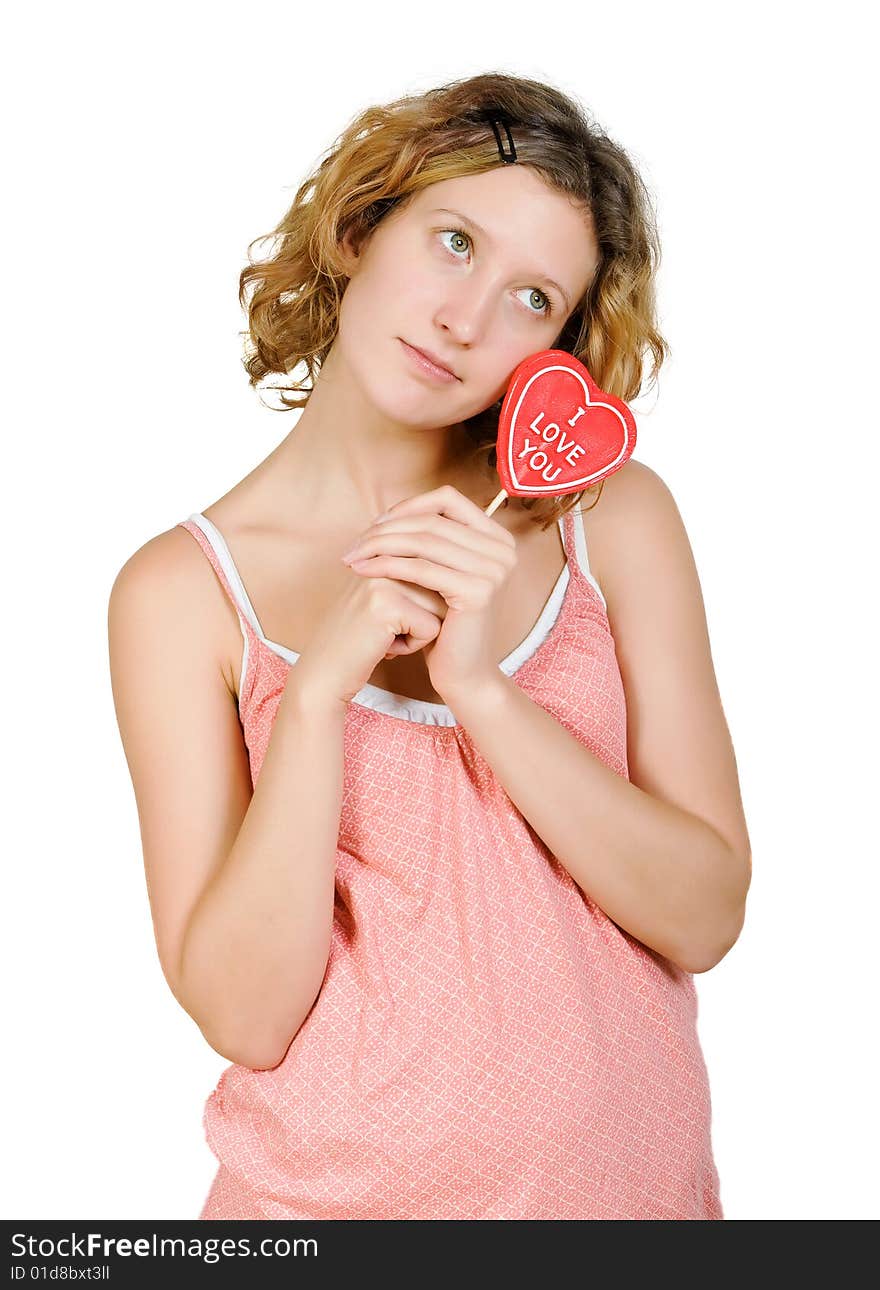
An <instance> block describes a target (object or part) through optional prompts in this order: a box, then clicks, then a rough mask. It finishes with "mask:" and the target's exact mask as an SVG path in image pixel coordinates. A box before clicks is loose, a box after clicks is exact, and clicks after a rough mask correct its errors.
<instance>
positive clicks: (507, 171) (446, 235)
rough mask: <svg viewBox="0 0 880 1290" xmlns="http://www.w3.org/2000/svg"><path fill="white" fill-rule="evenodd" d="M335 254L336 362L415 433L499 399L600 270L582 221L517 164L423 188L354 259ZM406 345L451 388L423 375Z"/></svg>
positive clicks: (547, 345)
mask: <svg viewBox="0 0 880 1290" xmlns="http://www.w3.org/2000/svg"><path fill="white" fill-rule="evenodd" d="M452 212H455V213H454V214H453V213H452ZM343 249H344V251H345V252H346V254H347V256H348V258H349V265H350V281H349V283H348V285H347V286H346V289H345V292H344V294H343V297H342V303H341V307H340V316H339V331H338V335H337V338H336V341H335V344H334V348H336V347H339V349H340V350H341V355H337V357H340V356H341V357H342V358H343V359H344V362H345V364H346V366H347V367H348V368H349V369H350V371H351V372H352V373H353V374H354V376H355V377H356V379H357V380H358V382H359V383H360V384H361V386H362V387H363V389H364V390H365V391H366V393H367V396H368V398H369V399H370V401H371V402H372V403H373V404H374V405H375V406H376V407H377V408H378V409H380V410H381V411H382V412H384V413H385V414H386V415H387V416H388V417H389V418H391V419H392V420H394V421H397V422H400V423H403V424H409V425H424V426H432V425H433V426H438V425H453V424H456V423H458V422H460V421H465V420H467V419H468V418H469V417H472V416H475V415H476V414H477V413H478V412H482V411H484V410H485V409H486V408H487V407H489V406H490V405H491V404H492V403H494V402H495V401H496V400H497V399H500V398H501V397H502V396H503V395H504V392H505V390H506V389H507V385H508V383H509V380H510V376H511V374H512V373H513V371H514V369H515V368H516V367H517V365H518V364H519V363H520V362H521V361H522V360H523V359H524V358H526V357H527V356H528V355H529V354H534V353H536V352H537V351H538V350H541V349H550V348H552V347H553V344H554V341H555V340H556V338H557V337H558V336H559V333H560V332H561V330H562V328H563V326H564V325H565V322H566V321H567V319H568V317H569V316H570V314H571V312H572V310H573V309H574V307H575V305H576V304H577V302H578V301H579V300H580V298H581V296H582V295H583V293H584V292H585V291H586V289H587V287H588V286H589V284H590V282H591V280H592V278H593V275H594V273H595V270H596V268H597V266H598V259H599V252H598V246H597V243H596V239H595V236H594V233H593V229H592V222H591V220H590V218H589V215H586V214H585V213H584V212H583V211H582V210H580V209H578V208H576V207H575V206H574V205H573V204H572V202H571V201H570V200H569V198H567V197H565V196H564V195H562V194H560V193H558V192H556V191H555V190H552V189H550V188H549V187H548V186H547V185H546V184H545V183H544V181H543V180H542V179H541V178H540V177H539V176H538V175H536V174H535V172H534V171H532V170H529V169H527V168H526V167H525V166H522V165H519V164H516V165H510V166H503V167H499V168H498V169H496V170H489V171H486V172H484V173H483V174H481V175H468V176H466V177H464V178H458V179H446V180H443V181H441V182H439V183H436V184H432V185H430V186H429V187H428V188H424V189H422V191H421V192H419V193H417V194H416V196H415V197H414V198H412V199H411V200H410V202H409V203H408V204H407V205H406V206H405V207H404V208H403V209H400V208H398V209H395V210H393V211H392V212H391V213H390V214H389V215H388V216H386V217H385V218H384V219H383V220H382V221H381V223H380V224H379V225H377V227H376V229H375V230H374V231H373V233H372V234H371V236H370V237H369V238H368V239H367V240H366V241H365V242H364V243H363V244H362V246H361V249H360V254H359V255H355V254H354V252H353V250H352V248H351V246H350V244H349V242H348V241H347V240H346V242H345V244H344V247H343ZM407 346H414V347H416V348H417V349H420V350H428V351H430V352H431V354H432V355H434V356H435V357H436V358H438V359H439V360H440V362H441V363H443V364H444V365H445V366H446V367H448V368H451V370H452V371H453V372H454V373H455V376H456V377H457V379H454V380H448V381H442V380H440V379H438V378H437V377H435V376H432V375H430V374H428V373H426V372H425V371H424V370H423V368H421V367H420V365H419V364H418V362H417V361H416V360H415V358H414V356H413V355H412V353H411V352H410V350H409V349H408V348H407Z"/></svg>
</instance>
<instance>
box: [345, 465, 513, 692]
mask: <svg viewBox="0 0 880 1290" xmlns="http://www.w3.org/2000/svg"><path fill="white" fill-rule="evenodd" d="M344 558H345V561H346V563H347V564H349V565H350V566H351V568H352V572H353V573H358V574H361V575H362V576H363V577H365V578H371V577H372V578H396V579H399V580H400V581H402V582H411V583H415V584H416V585H417V586H420V587H428V588H430V589H431V590H433V591H436V592H438V593H439V594H440V595H441V596H442V597H443V599H444V600H445V602H446V605H447V609H446V615H445V617H444V619H443V626H442V627H441V628H440V632H439V633H438V635H437V637H436V639H435V640H433V641H431V642H430V643H429V644H428V645H426V646H425V649H424V653H425V658H426V660H427V664H428V674H429V676H430V678H431V684H432V685H433V687H434V689H435V690H436V691H437V693H438V694H441V695H443V696H444V698H446V697H448V696H451V695H452V694H453V693H454V692H461V691H462V690H463V689H470V688H472V687H474V686H478V685H480V684H481V683H483V682H484V681H485V680H486V679H492V678H497V673H498V662H499V660H498V659H497V658H496V657H495V650H494V643H493V638H494V633H493V631H492V626H493V622H494V620H495V608H496V605H497V604H498V593H499V592H500V590H501V588H502V587H503V586H504V585H505V583H506V582H507V579H508V578H509V577H510V574H511V571H512V570H513V568H514V567H515V565H516V560H517V557H516V538H515V537H514V536H513V534H512V533H510V532H508V530H507V529H506V528H504V527H503V525H501V524H499V523H498V522H497V520H493V519H492V518H491V517H490V516H488V515H485V514H484V512H483V511H482V510H481V509H480V507H479V506H477V505H476V504H475V503H474V502H472V501H471V500H470V498H468V497H465V496H464V494H463V493H460V492H459V491H458V489H457V488H453V487H452V485H451V484H446V485H444V486H443V487H442V488H437V489H434V490H432V491H431V492H429V493H418V494H416V496H414V497H407V498H405V499H404V500H403V501H402V502H398V503H397V504H396V505H395V506H392V507H391V508H390V509H389V510H388V511H387V512H386V513H385V515H384V516H383V518H381V519H378V520H375V521H374V522H373V524H372V525H371V526H370V527H369V528H368V529H367V530H366V532H365V533H364V534H363V535H362V536H361V537H360V538H359V540H358V542H357V543H356V545H355V546H354V547H353V548H352V549H351V551H350V552H348V553H347V554H346V556H345V557H344Z"/></svg>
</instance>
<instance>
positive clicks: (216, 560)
mask: <svg viewBox="0 0 880 1290" xmlns="http://www.w3.org/2000/svg"><path fill="white" fill-rule="evenodd" d="M177 527H178V528H182V529H186V531H187V532H188V533H191V534H192V536H193V537H194V538H195V540H196V541H197V542H198V544H199V546H200V547H201V548H202V550H203V551H204V553H205V555H206V556H207V558H208V561H209V563H210V565H211V568H212V569H213V570H214V572H215V574H216V575H217V580H218V582H219V583H220V586H221V587H222V588H223V590H224V591H225V592H226V595H227V596H228V597H229V599H230V600H231V601H232V605H233V608H234V609H235V612H236V614H237V615H238V622H239V626H240V627H241V635H242V641H243V646H242V655H241V671H240V675H239V696H238V707H239V713H240V712H241V710H242V708H243V706H244V704H245V703H246V702H247V699H248V698H249V696H250V692H251V691H252V690H253V685H254V679H255V676H256V666H255V664H256V659H257V657H258V653H259V636H258V634H257V632H255V630H254V628H253V626H252V624H251V622H250V621H249V614H248V608H249V607H250V602H248V607H247V608H246V607H245V606H244V605H243V603H242V600H241V599H240V592H239V591H238V588H237V587H234V586H233V583H232V581H231V579H232V580H234V581H235V582H236V583H238V584H239V585H240V579H239V578H238V571H237V570H236V569H235V567H234V565H231V564H230V558H227V553H226V551H225V550H224V549H223V545H225V544H223V545H221V543H222V538H220V536H219V534H217V532H216V530H215V529H214V528H213V525H211V523H210V521H209V520H208V518H207V516H203V515H200V514H195V515H190V517H189V519H186V520H181V521H180V522H179V524H178V526H177ZM227 569H228V571H229V572H228V573H227ZM243 590H244V589H243V588H241V591H243ZM245 596H246V593H245ZM251 612H253V611H252V610H251ZM250 659H253V662H252V663H251V666H250V667H249V666H248V664H249V660H250Z"/></svg>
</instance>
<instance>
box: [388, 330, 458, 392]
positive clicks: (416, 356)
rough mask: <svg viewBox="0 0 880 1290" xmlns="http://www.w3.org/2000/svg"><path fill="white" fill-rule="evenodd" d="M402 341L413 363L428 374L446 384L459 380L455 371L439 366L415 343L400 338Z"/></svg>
mask: <svg viewBox="0 0 880 1290" xmlns="http://www.w3.org/2000/svg"><path fill="white" fill-rule="evenodd" d="M400 343H401V345H402V346H403V348H404V350H405V351H406V353H407V355H408V356H409V358H410V359H411V360H412V362H413V364H414V365H415V366H416V367H417V368H418V369H419V371H420V372H423V373H424V374H425V375H426V376H430V377H433V379H434V380H435V381H443V382H445V383H446V384H449V383H450V382H452V381H457V380H458V377H457V376H456V375H455V373H454V372H450V371H448V370H447V369H446V368H444V367H438V366H437V364H436V363H432V362H431V360H430V359H429V358H428V357H427V356H426V355H425V354H423V353H422V351H421V350H420V349H416V348H415V346H414V345H408V344H407V343H406V341H405V340H402V339H401V340H400Z"/></svg>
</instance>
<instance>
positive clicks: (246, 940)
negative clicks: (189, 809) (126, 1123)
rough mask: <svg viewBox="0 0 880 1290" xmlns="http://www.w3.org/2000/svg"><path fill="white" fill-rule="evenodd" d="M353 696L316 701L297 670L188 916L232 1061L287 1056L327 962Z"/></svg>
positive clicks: (206, 1014) (200, 995)
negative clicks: (222, 855)
mask: <svg viewBox="0 0 880 1290" xmlns="http://www.w3.org/2000/svg"><path fill="white" fill-rule="evenodd" d="M344 722H345V705H344V704H343V703H340V702H336V701H335V700H326V699H323V698H321V699H319V700H316V701H315V702H312V701H311V699H310V697H309V696H308V695H307V694H304V693H302V691H301V690H300V688H299V687H298V685H297V678H296V669H295V668H294V669H291V671H290V673H288V679H287V683H286V685H285V689H284V693H283V694H282V696H281V700H280V702H279V705H278V711H277V714H276V717H275V721H274V725H273V727H272V733H271V735H270V737H269V743H268V747H267V749H266V755H265V757H264V759H263V764H262V768H261V770H260V775H259V778H258V779H257V783H256V787H255V788H254V793H253V797H252V799H251V803H250V805H249V807H248V810H247V814H246V815H245V817H244V820H243V821H242V825H241V828H240V830H239V832H238V836H237V837H236V839H235V843H234V845H233V847H232V850H231V851H230V853H229V855H228V857H227V859H226V862H225V863H224V864H223V865H222V867H221V868H220V869H219V870H218V871H217V872H216V873H215V875H214V877H213V878H212V880H211V882H210V883H209V885H208V886H207V888H206V889H205V891H204V892H203V894H202V896H201V898H200V900H199V902H198V904H197V905H196V907H195V909H194V911H193V913H192V915H191V917H190V919H189V923H188V924H187V928H186V933H185V936H184V940H183V947H182V950H181V958H180V981H181V991H182V994H183V997H184V999H186V1000H187V1010H188V1011H190V1012H191V1013H192V1015H193V1016H195V1017H197V1018H198V1017H203V1018H210V1019H212V1021H213V1022H214V1023H215V1025H216V1027H217V1033H221V1034H223V1035H225V1036H227V1037H228V1038H227V1044H228V1047H229V1050H230V1051H231V1052H235V1053H238V1054H239V1056H237V1057H232V1058H231V1060H234V1061H238V1062H240V1063H241V1064H244V1065H247V1066H253V1067H262V1068H266V1067H271V1066H277V1065H278V1063H279V1062H280V1061H281V1060H282V1058H283V1057H284V1054H285V1053H286V1051H287V1049H288V1047H289V1046H290V1043H291V1040H292V1039H293V1037H294V1035H295V1034H296V1032H297V1031H298V1030H299V1028H300V1026H301V1025H302V1023H303V1021H304V1020H305V1018H306V1016H307V1014H308V1012H309V1010H310V1009H311V1007H312V1005H313V1003H314V1001H315V999H316V998H317V996H318V991H319V990H320V988H321V983H322V981H323V979H324V973H325V971H326V968H327V960H328V957H329V954H330V938H331V933H332V928H333V896H334V878H335V873H336V844H337V839H338V834H339V816H340V810H341V805H342V773H343V729H344Z"/></svg>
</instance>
